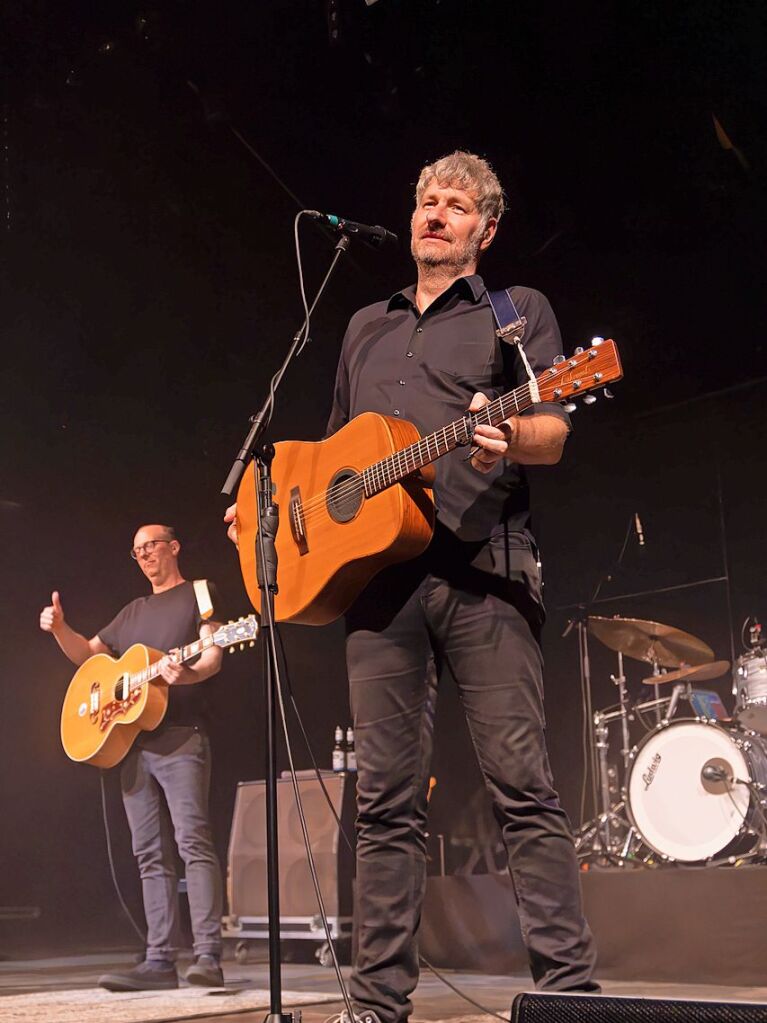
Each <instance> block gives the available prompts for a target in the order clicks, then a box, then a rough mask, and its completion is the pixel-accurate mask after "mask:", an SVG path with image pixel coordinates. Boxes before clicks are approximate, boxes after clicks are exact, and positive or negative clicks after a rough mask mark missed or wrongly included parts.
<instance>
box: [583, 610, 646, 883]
mask: <svg viewBox="0 0 767 1023" xmlns="http://www.w3.org/2000/svg"><path fill="white" fill-rule="evenodd" d="M585 640H586V636H585V630H584V641H585ZM610 680H611V681H612V682H613V684H614V685H615V686H617V689H618V708H617V709H616V710H612V711H599V710H598V711H595V712H594V713H593V715H592V719H591V723H592V739H591V742H592V747H593V749H594V750H595V753H596V769H595V778H597V779H598V781H599V804H598V813H597V816H596V817H595V818H593V819H592V820H590V821H587V822H586V824H584V825H583V827H582V828H581V829H580V830H579V831H578V833H577V835H576V838H575V845H576V851H577V854H578V856H579V858H580V859H588V860H594V861H596V862H608V863H614V864H617V865H619V866H623V865H624V864H625V861H626V860H627V859H628V858H629V857H630V856H631V855H632V853H633V851H634V848H635V846H636V845H637V844H638V836H637V834H636V830H635V829H634V827H633V826H632V824H631V822H630V821H629V819H628V816H627V814H626V809H625V801H624V799H623V798H622V796H621V790H622V785H621V782H620V779H619V776H618V772H617V770H616V768H615V767H613V766H612V765H611V764H610V763H609V761H608V754H609V750H610V734H609V727H608V726H609V725H610V723H611V722H613V721H616V720H619V721H620V722H621V737H622V748H621V758H622V760H623V771H624V777H625V772H626V770H627V769H628V764H629V756H630V752H631V747H630V738H629V729H628V723H629V720H630V719H631V712H630V703H629V696H628V690H627V688H626V676H625V674H624V671H623V654H622V653H621V651H620V650H619V651H618V672H617V674H612V675H610Z"/></svg>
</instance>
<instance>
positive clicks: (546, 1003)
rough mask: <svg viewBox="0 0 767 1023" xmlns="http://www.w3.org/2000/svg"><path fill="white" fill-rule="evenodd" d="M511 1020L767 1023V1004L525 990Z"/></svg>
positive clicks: (522, 1022)
mask: <svg viewBox="0 0 767 1023" xmlns="http://www.w3.org/2000/svg"><path fill="white" fill-rule="evenodd" d="M511 1023H767V1003H764V1002H762V1003H757V1002H690V1001H687V1000H686V999H682V998H625V997H611V996H610V995H585V994H561V995H557V994H527V993H525V994H521V995H517V997H516V998H515V999H514V1002H513V1004H512V1006H511Z"/></svg>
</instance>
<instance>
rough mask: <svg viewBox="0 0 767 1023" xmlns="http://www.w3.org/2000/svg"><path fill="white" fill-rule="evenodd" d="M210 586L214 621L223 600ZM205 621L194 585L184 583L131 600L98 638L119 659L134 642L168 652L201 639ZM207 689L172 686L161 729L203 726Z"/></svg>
mask: <svg viewBox="0 0 767 1023" xmlns="http://www.w3.org/2000/svg"><path fill="white" fill-rule="evenodd" d="M208 587H209V590H210V595H211V600H212V603H213V618H212V619H210V621H213V620H214V619H215V618H216V615H217V612H218V610H219V607H220V600H219V597H218V593H217V592H216V588H215V587H214V586H213V584H212V583H209V584H208ZM203 621H204V619H203V618H202V617H201V615H200V612H199V608H198V606H197V597H196V596H195V592H194V586H193V584H192V583H191V582H183V583H179V585H178V586H174V587H173V588H172V589H170V590H164V591H163V592H162V593H150V594H149V595H148V596H146V597H138V598H137V599H136V600H132V601H131V602H130V604H126V606H125V607H124V608H123V609H122V611H120V612H119V613H118V614H117V615H115V617H114V618H113V619H112V621H111V622H110V623H109V625H107V626H106V627H105V628H103V629H100V630H99V633H98V636H99V639H100V640H101V642H102V643H104V644H105V645H106V646H108V647H109V649H110V650H111V651H112V652H113V653H114V655H115V656H116V657H121V656H122V655H123V654H124V653H125V651H126V650H127V649H128V648H129V647H131V646H133V644H134V643H143V644H144V645H145V646H148V647H152V648H153V649H155V650H162V651H163V653H168V652H169V651H170V650H173V649H175V648H176V647H182V646H186V645H187V644H189V643H193V642H194V641H195V640H196V639H198V638H199V635H200V626H201V625H202V623H203ZM188 663H194V662H188ZM205 688H206V682H198V683H196V684H194V685H186V686H171V687H170V688H169V700H168V710H167V713H166V715H165V718H164V719H163V722H162V724H161V725H160V728H164V727H167V726H169V725H198V726H202V725H204V723H205V719H206V713H207V700H206V694H205Z"/></svg>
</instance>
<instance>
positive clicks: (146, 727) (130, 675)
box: [61, 615, 258, 767]
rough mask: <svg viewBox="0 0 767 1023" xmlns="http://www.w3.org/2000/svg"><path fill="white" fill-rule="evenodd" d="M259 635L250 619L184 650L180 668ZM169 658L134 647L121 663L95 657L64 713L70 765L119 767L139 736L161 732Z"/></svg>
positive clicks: (72, 687) (83, 668)
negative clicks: (164, 666)
mask: <svg viewBox="0 0 767 1023" xmlns="http://www.w3.org/2000/svg"><path fill="white" fill-rule="evenodd" d="M257 634H258V622H257V621H256V616H255V615H249V617H247V618H241V619H240V620H239V621H238V622H231V623H230V624H229V625H222V626H221V628H220V629H218V630H217V631H216V632H215V633H213V635H211V636H206V637H205V638H204V639H198V640H195V642H194V643H190V644H189V646H185V647H182V648H181V650H180V651H179V654H178V656H177V658H176V660H177V661H178V663H179V664H181V663H183V662H184V661H188V660H190V659H191V658H192V657H196V656H197V655H198V654H201V653H202V652H203V650H207V649H208V647H211V646H222V647H226V646H228V647H234V646H235V645H236V644H240V648H241V649H242V646H244V644H245V643H246V642H248V641H249V640H254V639H255V637H256V636H257ZM164 656H165V654H163V653H162V652H161V651H160V650H153V649H152V648H151V647H148V646H144V645H143V643H134V645H133V646H132V647H130V648H129V649H128V650H126V651H125V653H124V654H123V655H122V657H121V658H120V659H119V660H115V658H114V657H110V656H109V655H108V654H94V655H93V657H89V658H88V660H87V661H85V663H84V664H81V665H80V667H79V668H78V669H77V671H76V672H75V675H74V678H73V679H72V681H71V682H70V683H69V688H68V689H67V694H66V696H65V697H64V706H63V707H62V708H61V744H62V746H63V747H64V752H65V753H66V755H67V756H68V757H69V759H70V760H75V761H77V762H78V763H86V764H93V765H94V767H114V765H115V764H119V762H120V761H121V760H122V759H123V757H124V756H125V755H126V753H127V752H128V750H129V749H130V748H131V746H132V745H133V742H134V740H135V738H136V736H137V735H138V733H139V732H141V731H152V730H153V729H155V728H157V726H158V725H159V724H160V722H161V721H162V719H163V718H164V717H165V711H166V710H167V707H168V686H167V684H166V683H165V682H164V681H163V680H162V678H161V677H160V672H159V666H158V664H157V662H158V661H159V660H160V658H162V657H164Z"/></svg>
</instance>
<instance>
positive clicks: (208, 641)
mask: <svg viewBox="0 0 767 1023" xmlns="http://www.w3.org/2000/svg"><path fill="white" fill-rule="evenodd" d="M215 642H216V639H215V636H206V637H205V638H204V639H196V640H195V641H194V643H190V644H189V645H188V646H182V647H181V649H180V651H179V657H178V658H177V662H178V663H179V664H183V663H184V661H189V660H191V658H192V657H196V656H197V654H201V653H202V652H203V650H207V649H208V647H211V646H213V645H214V643H215ZM159 674H160V662H159V661H154V662H153V663H152V664H148V665H147V666H146V668H142V670H141V671H138V672H136V674H135V675H130V676H129V678H128V691H129V692H133V690H134V689H140V688H141V686H145V685H146V684H147V682H151V681H152V680H153V679H156V678H158V676H159Z"/></svg>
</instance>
